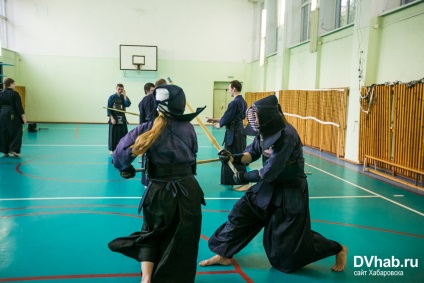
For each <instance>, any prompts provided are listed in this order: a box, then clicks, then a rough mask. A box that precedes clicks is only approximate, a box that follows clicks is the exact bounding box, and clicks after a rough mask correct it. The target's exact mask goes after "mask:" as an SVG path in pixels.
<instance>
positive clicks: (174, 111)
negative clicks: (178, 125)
mask: <svg viewBox="0 0 424 283" xmlns="http://www.w3.org/2000/svg"><path fill="white" fill-rule="evenodd" d="M153 96H154V98H155V102H156V106H157V110H158V111H159V112H161V113H162V114H164V115H165V116H168V117H172V118H174V119H176V120H179V121H191V120H193V119H194V118H195V117H196V116H197V115H199V114H200V112H202V111H203V110H204V109H205V108H206V106H205V107H203V108H197V110H196V112H195V113H189V114H184V111H185V106H186V96H185V93H184V91H183V89H182V88H180V87H179V86H177V85H160V86H158V87H156V88H155V90H154V91H153Z"/></svg>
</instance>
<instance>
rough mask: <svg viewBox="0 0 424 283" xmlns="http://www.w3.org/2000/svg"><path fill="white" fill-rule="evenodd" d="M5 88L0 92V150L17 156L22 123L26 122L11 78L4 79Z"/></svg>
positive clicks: (19, 151) (5, 154)
mask: <svg viewBox="0 0 424 283" xmlns="http://www.w3.org/2000/svg"><path fill="white" fill-rule="evenodd" d="M4 87H5V89H4V90H3V91H2V92H0V152H2V153H3V156H4V157H7V156H9V153H10V154H12V155H13V156H15V157H19V153H21V146H22V133H23V132H22V124H26V123H27V120H26V118H25V111H24V108H23V106H22V101H21V97H20V96H19V93H17V92H16V91H15V81H14V80H13V79H12V78H7V79H5V80H4Z"/></svg>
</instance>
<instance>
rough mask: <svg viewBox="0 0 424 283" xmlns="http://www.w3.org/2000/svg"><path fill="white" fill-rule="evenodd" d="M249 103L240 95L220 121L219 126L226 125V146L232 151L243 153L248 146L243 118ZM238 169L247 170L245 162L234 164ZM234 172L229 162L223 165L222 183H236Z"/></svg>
mask: <svg viewBox="0 0 424 283" xmlns="http://www.w3.org/2000/svg"><path fill="white" fill-rule="evenodd" d="M246 109H247V104H246V101H245V100H244V99H243V97H242V96H241V95H238V96H236V97H235V98H234V100H233V101H231V102H230V103H229V104H228V108H227V111H225V113H224V115H223V116H222V118H221V119H220V121H219V126H220V127H224V126H225V138H224V142H223V145H224V148H225V149H226V150H228V151H229V152H231V153H241V152H243V150H244V149H245V148H246V135H245V134H243V133H242V132H243V128H244V126H243V120H244V118H245V117H246ZM234 167H235V168H236V169H237V171H242V172H246V165H245V164H234ZM233 175H234V172H233V171H232V170H231V168H230V167H229V166H228V165H227V164H222V167H221V185H236V183H235V182H234V180H233Z"/></svg>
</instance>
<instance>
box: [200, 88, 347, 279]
mask: <svg viewBox="0 0 424 283" xmlns="http://www.w3.org/2000/svg"><path fill="white" fill-rule="evenodd" d="M247 119H248V122H249V125H248V126H247V127H246V129H245V132H246V133H248V134H250V135H255V136H256V137H255V139H254V141H253V142H252V144H250V145H249V146H248V147H247V148H246V150H245V151H244V152H243V153H242V154H231V153H229V152H228V151H227V152H225V151H224V152H222V153H221V155H220V159H221V160H222V161H223V162H228V160H231V161H232V162H234V163H235V164H237V163H250V162H253V161H255V160H258V159H259V158H260V157H261V155H265V156H266V157H267V158H265V160H266V161H265V163H264V164H263V168H261V169H260V170H253V171H250V172H247V173H246V172H238V173H236V174H234V176H233V177H234V180H235V181H236V183H239V184H246V183H248V182H256V184H255V185H253V186H252V187H250V189H249V190H248V191H247V192H246V193H245V195H244V196H243V197H242V198H241V199H240V200H239V201H238V202H237V203H236V204H235V205H234V207H233V209H232V211H231V212H230V214H229V215H228V221H227V222H226V223H224V224H223V225H221V226H220V227H219V228H218V229H217V230H216V231H215V233H214V234H213V235H212V237H211V238H210V239H209V242H208V244H209V248H210V249H211V251H213V252H214V253H216V255H215V256H213V257H212V258H210V259H208V260H204V261H201V262H200V265H201V266H207V265H214V264H222V265H228V264H230V259H231V258H232V257H233V256H234V255H235V254H237V253H238V252H239V251H240V250H241V249H243V248H244V247H245V246H246V245H247V244H248V243H249V242H250V241H251V240H252V239H253V238H254V237H255V236H256V235H257V234H258V233H259V231H261V229H262V228H264V234H263V245H264V249H265V252H266V255H267V257H268V259H269V261H270V263H271V265H272V266H273V267H275V268H276V269H278V270H280V271H282V272H287V273H288V272H293V271H295V270H297V269H299V268H301V267H303V266H305V265H307V264H310V263H312V262H315V261H318V260H320V259H323V258H326V257H329V256H332V255H336V263H335V265H334V266H333V267H332V270H334V271H343V269H344V268H345V265H346V255H347V248H346V247H345V246H342V245H340V244H339V243H337V242H335V241H332V240H329V239H326V238H325V237H323V236H322V235H320V234H318V233H317V232H315V231H313V230H311V220H310V215H309V195H308V183H307V180H306V175H305V173H304V158H303V150H302V147H303V145H302V142H301V140H300V138H299V135H298V134H297V131H296V130H295V128H294V127H293V126H292V125H291V124H289V123H288V122H287V120H286V119H285V118H284V114H283V113H282V111H281V108H280V107H279V104H278V100H277V98H276V97H275V96H274V95H272V96H268V97H266V98H263V99H260V100H258V101H256V102H255V103H254V104H253V106H252V107H250V108H249V109H248V111H247Z"/></svg>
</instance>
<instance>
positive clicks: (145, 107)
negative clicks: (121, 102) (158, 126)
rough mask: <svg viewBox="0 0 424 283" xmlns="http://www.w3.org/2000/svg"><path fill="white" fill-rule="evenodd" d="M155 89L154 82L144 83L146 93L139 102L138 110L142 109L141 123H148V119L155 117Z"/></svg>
mask: <svg viewBox="0 0 424 283" xmlns="http://www.w3.org/2000/svg"><path fill="white" fill-rule="evenodd" d="M154 90H155V85H154V84H153V83H146V84H145V85H144V94H145V96H144V97H143V99H142V100H141V101H140V103H139V104H138V110H139V111H140V123H139V124H142V123H146V122H147V121H150V120H153V119H154V118H155V114H154V113H155V112H156V110H155V107H156V105H155V99H154V97H153V95H152V93H153V91H154Z"/></svg>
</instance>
